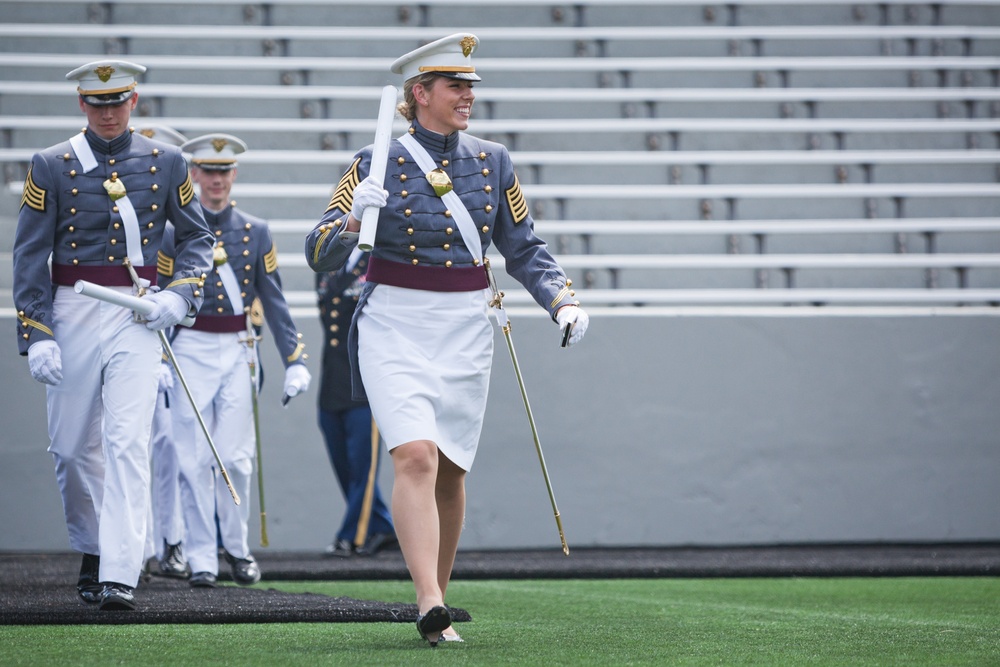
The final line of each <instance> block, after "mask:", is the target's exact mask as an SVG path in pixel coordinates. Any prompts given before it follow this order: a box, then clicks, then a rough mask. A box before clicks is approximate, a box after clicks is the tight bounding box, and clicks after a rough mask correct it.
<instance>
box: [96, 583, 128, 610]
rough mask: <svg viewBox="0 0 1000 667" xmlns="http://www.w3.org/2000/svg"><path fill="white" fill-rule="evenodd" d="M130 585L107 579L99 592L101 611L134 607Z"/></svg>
mask: <svg viewBox="0 0 1000 667" xmlns="http://www.w3.org/2000/svg"><path fill="white" fill-rule="evenodd" d="M132 590H133V589H132V587H131V586H126V585H125V584H119V583H117V582H114V581H108V582H106V583H105V584H104V592H103V593H101V611H132V610H133V609H135V596H134V595H132Z"/></svg>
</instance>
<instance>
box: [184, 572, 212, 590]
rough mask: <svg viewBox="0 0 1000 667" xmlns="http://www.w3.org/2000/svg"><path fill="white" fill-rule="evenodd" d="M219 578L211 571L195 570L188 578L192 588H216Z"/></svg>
mask: <svg viewBox="0 0 1000 667" xmlns="http://www.w3.org/2000/svg"><path fill="white" fill-rule="evenodd" d="M217 581H218V578H217V577H216V576H215V575H214V574H212V573H211V572H195V573H194V574H192V575H191V578H190V579H188V584H190V586H191V588H215V584H216V582H217Z"/></svg>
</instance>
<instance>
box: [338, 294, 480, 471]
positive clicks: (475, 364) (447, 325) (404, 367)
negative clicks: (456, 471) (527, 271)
mask: <svg viewBox="0 0 1000 667" xmlns="http://www.w3.org/2000/svg"><path fill="white" fill-rule="evenodd" d="M357 326H358V361H359V367H360V370H361V378H362V380H363V381H364V385H365V391H366V392H367V394H368V401H369V403H370V404H371V409H372V415H373V416H374V418H375V422H376V424H377V425H378V428H379V431H380V432H381V434H382V437H383V438H384V439H385V442H386V446H387V447H388V448H389V449H390V450H391V449H393V448H394V447H398V446H399V445H402V444H404V443H407V442H411V441H413V440H430V441H431V442H434V443H435V444H436V445H437V446H438V449H439V450H440V451H441V452H442V453H443V454H444V455H445V456H446V457H448V459H450V460H451V461H452V462H453V463H455V465H457V466H459V467H460V468H462V469H463V470H466V471H468V470H470V469H471V468H472V462H473V460H474V459H475V456H476V448H477V447H478V445H479V436H480V433H481V432H482V429H483V416H484V414H485V412H486V395H487V392H488V390H489V384H490V368H491V365H492V362H493V331H492V329H491V324H490V318H489V315H488V314H487V305H486V296H485V293H484V291H474V292H430V291H425V290H414V289H407V288H404V287H393V286H391V285H377V286H376V287H375V288H374V290H373V291H372V293H371V294H370V295H369V296H368V300H367V301H366V302H365V304H364V307H363V309H362V311H361V313H360V314H359V315H358V321H357Z"/></svg>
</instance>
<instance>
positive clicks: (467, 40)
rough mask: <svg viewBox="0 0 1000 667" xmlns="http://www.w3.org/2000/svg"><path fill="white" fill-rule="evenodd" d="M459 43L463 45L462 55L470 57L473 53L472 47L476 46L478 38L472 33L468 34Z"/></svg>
mask: <svg viewBox="0 0 1000 667" xmlns="http://www.w3.org/2000/svg"><path fill="white" fill-rule="evenodd" d="M459 44H461V46H462V55H463V56H465V57H466V58H468V57H469V55H470V54H471V53H472V49H474V48H476V38H475V37H473V36H472V35H467V36H465V37H463V38H462V41H461V42H459Z"/></svg>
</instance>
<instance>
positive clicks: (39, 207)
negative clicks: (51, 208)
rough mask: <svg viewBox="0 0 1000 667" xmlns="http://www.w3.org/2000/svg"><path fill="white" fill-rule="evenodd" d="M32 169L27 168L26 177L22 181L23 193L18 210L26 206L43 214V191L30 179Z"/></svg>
mask: <svg viewBox="0 0 1000 667" xmlns="http://www.w3.org/2000/svg"><path fill="white" fill-rule="evenodd" d="M33 167H34V165H32V166H31V167H28V176H27V177H26V178H25V179H24V191H23V192H22V193H21V205H20V206H19V207H18V209H19V210H20V209H21V208H23V207H24V205H25V204H27V205H28V208H33V209H35V210H36V211H41V212H42V213H45V190H43V189H42V188H40V187H38V186H37V185H35V179H33V178H32V177H31V169H32V168H33Z"/></svg>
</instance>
